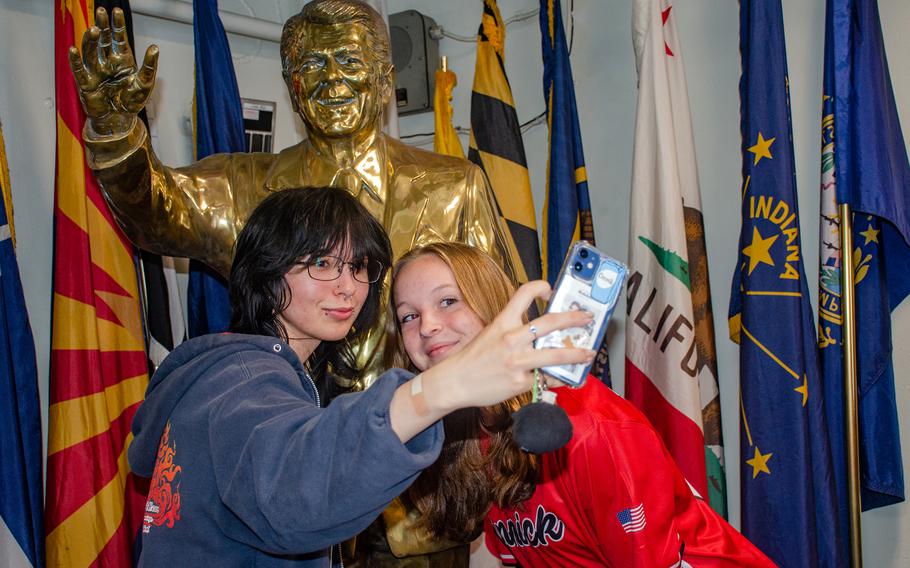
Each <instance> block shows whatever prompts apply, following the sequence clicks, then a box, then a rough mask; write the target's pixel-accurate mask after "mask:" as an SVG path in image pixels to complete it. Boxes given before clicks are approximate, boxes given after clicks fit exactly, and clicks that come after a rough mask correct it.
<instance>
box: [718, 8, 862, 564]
mask: <svg viewBox="0 0 910 568" xmlns="http://www.w3.org/2000/svg"><path fill="white" fill-rule="evenodd" d="M739 37H740V53H741V55H742V70H743V74H742V79H741V80H740V87H739V88H740V98H741V102H740V107H741V110H740V114H741V120H740V128H741V131H742V171H743V186H742V208H741V218H742V229H741V231H740V235H739V245H738V249H739V256H738V258H737V262H736V268H735V270H734V272H733V282H732V290H731V294H730V312H729V323H730V336H731V338H733V339H734V341H737V342H738V343H739V369H740V403H741V405H740V411H741V418H742V421H741V428H740V437H739V440H740V460H741V461H740V464H739V467H740V472H741V479H742V532H743V534H744V535H745V536H746V537H748V538H749V540H751V541H752V542H754V543H755V545H756V546H758V548H759V549H761V551H762V552H764V553H765V554H767V555H768V556H769V557H770V558H771V559H772V560H774V561H775V562H777V563H778V564H782V565H784V566H844V565H846V564H847V562H848V558H847V554H846V548H845V544H846V543H844V542H842V541H841V539H840V533H839V531H838V517H837V503H836V492H835V486H834V477H833V475H832V467H833V462H832V459H831V449H830V447H829V442H828V429H827V425H826V422H825V400H824V394H823V391H822V381H821V378H820V376H819V367H818V349H817V345H816V339H815V320H814V318H813V316H812V305H811V303H810V301H811V300H810V298H809V286H808V282H807V281H806V272H805V266H804V264H803V258H804V257H803V253H802V245H801V238H800V233H799V204H798V202H797V195H798V194H797V191H796V179H795V177H796V165H795V162H794V156H793V142H792V141H793V136H792V130H791V127H790V124H791V122H790V100H789V99H790V96H789V78H788V74H787V51H786V46H785V42H784V22H783V13H782V10H781V3H780V0H741V3H740V35H739Z"/></svg>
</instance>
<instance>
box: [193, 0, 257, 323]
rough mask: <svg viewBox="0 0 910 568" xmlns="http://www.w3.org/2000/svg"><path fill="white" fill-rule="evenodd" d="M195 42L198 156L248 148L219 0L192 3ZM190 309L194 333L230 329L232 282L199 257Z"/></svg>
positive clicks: (240, 150) (243, 150)
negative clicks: (229, 290) (229, 287)
mask: <svg viewBox="0 0 910 568" xmlns="http://www.w3.org/2000/svg"><path fill="white" fill-rule="evenodd" d="M193 44H194V45H195V47H196V65H195V73H196V92H195V94H194V97H193V106H194V114H193V133H194V136H195V150H196V159H197V160H201V159H202V158H205V157H206V156H209V155H211V154H221V153H230V152H245V151H246V138H245V136H244V131H243V106H242V104H241V102H240V91H239V90H238V88H237V77H236V76H235V75H234V61H233V59H231V47H230V45H228V39H227V34H226V33H225V31H224V26H223V25H222V24H221V17H220V16H219V15H218V2H217V0H195V1H194V2H193ZM187 311H188V312H189V313H188V314H187V318H188V320H189V333H190V337H197V336H199V335H204V334H206V333H215V332H220V331H225V330H227V328H228V325H229V324H230V322H231V308H230V304H229V302H228V293H227V283H226V282H225V281H224V279H223V278H222V277H221V275H219V274H218V273H216V272H215V271H214V270H212V269H211V268H209V267H208V266H205V265H204V264H202V263H201V262H198V261H195V260H194V261H190V280H189V284H188V289H187Z"/></svg>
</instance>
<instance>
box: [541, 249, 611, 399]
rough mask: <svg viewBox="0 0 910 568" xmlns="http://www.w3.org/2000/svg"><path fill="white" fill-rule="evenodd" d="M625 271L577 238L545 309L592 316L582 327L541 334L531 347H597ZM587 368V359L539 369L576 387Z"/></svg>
mask: <svg viewBox="0 0 910 568" xmlns="http://www.w3.org/2000/svg"><path fill="white" fill-rule="evenodd" d="M627 273H628V269H627V268H626V266H625V265H624V264H623V263H621V262H619V261H618V260H615V259H613V258H610V257H609V256H607V255H606V254H605V253H604V252H602V251H600V250H598V249H596V248H594V246H592V245H591V244H590V243H588V242H587V241H578V242H576V243H575V244H574V245H573V246H572V248H571V249H569V252H568V254H567V255H566V260H565V262H564V263H563V265H562V270H560V272H559V279H558V280H557V281H556V287H555V288H554V291H553V295H552V296H551V297H550V302H549V304H548V305H547V313H549V312H565V311H569V310H584V311H586V312H590V313H591V314H593V315H594V320H593V321H592V322H591V323H589V324H588V325H587V326H585V327H572V328H569V329H563V330H559V331H554V332H552V333H550V334H547V335H545V336H543V337H540V338H538V339H537V340H536V341H535V342H534V347H535V348H537V349H546V348H553V347H582V348H586V349H597V348H598V347H599V346H600V344H601V342H602V341H603V339H604V335H605V334H606V331H607V324H608V323H609V321H610V316H611V315H613V309H614V308H615V307H616V303H617V301H618V300H619V294H620V292H621V291H622V286H623V282H624V281H625V279H626V275H627ZM590 369H591V364H590V363H589V364H587V365H560V366H553V367H544V368H543V369H542V370H543V371H544V372H546V373H547V374H550V375H552V376H554V377H556V378H557V379H559V380H561V381H563V382H564V383H566V384H569V385H572V386H574V387H579V386H581V385H583V384H584V382H585V379H586V378H587V376H588V372H589V371H590Z"/></svg>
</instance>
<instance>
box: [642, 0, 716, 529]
mask: <svg viewBox="0 0 910 568" xmlns="http://www.w3.org/2000/svg"><path fill="white" fill-rule="evenodd" d="M674 20H675V19H674V17H673V6H672V5H671V3H670V2H668V1H666V0H664V1H663V2H662V1H660V0H637V1H636V3H635V5H634V8H633V12H632V40H633V43H634V47H635V58H636V59H635V61H636V65H637V67H638V110H637V114H636V121H635V154H634V157H633V161H632V195H631V219H630V223H629V271H630V277H629V281H628V298H627V299H628V303H627V307H626V310H627V314H628V317H627V318H626V398H628V399H629V400H631V401H632V402H633V403H635V405H636V406H638V407H639V408H641V409H642V411H643V412H644V413H645V415H646V416H647V417H648V419H649V420H651V422H652V424H654V427H655V428H656V429H657V431H658V432H659V433H660V435H661V437H662V438H663V440H664V443H665V444H666V446H667V448H668V449H669V450H670V453H671V454H672V455H673V458H674V459H675V460H676V462H677V463H678V464H679V466H680V469H681V470H682V471H683V473H684V474H685V476H686V479H688V480H689V483H691V484H692V485H693V487H695V489H696V490H697V491H698V492H699V493H700V494H701V495H702V496H704V497H705V498H706V499H707V500H709V502H710V503H711V506H712V507H713V508H714V509H715V510H716V511H717V512H718V513H720V514H721V515H725V514H726V482H725V477H724V461H723V460H724V457H723V438H722V436H721V426H720V398H719V392H718V389H717V356H716V350H715V343H714V325H713V316H712V311H711V291H710V287H709V284H708V258H707V253H706V249H705V232H704V224H703V222H702V214H701V197H700V192H699V186H698V171H697V169H696V163H695V142H694V138H693V135H692V122H691V117H690V114H689V97H688V88H687V87H686V78H685V70H684V67H683V60H682V50H681V47H680V43H679V37H678V36H677V34H676V24H675V21H674Z"/></svg>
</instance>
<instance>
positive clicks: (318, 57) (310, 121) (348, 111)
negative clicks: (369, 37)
mask: <svg viewBox="0 0 910 568" xmlns="http://www.w3.org/2000/svg"><path fill="white" fill-rule="evenodd" d="M304 33H305V37H304V44H303V50H302V53H301V55H300V57H299V59H298V61H297V62H296V65H295V67H293V68H292V70H291V75H290V85H289V86H290V88H291V90H292V92H293V96H294V98H295V101H296V103H297V108H298V109H299V111H300V114H301V116H302V117H303V120H304V121H305V122H306V123H307V126H308V127H309V128H310V129H311V131H313V133H316V134H321V135H323V136H329V137H344V136H351V135H353V134H356V133H358V132H361V131H362V130H364V129H371V128H378V124H379V117H380V113H381V110H382V105H383V103H384V101H383V100H382V99H383V93H382V92H381V91H382V85H383V81H382V78H381V77H380V70H379V65H377V64H376V62H375V61H374V57H373V55H372V54H371V53H369V51H368V50H367V41H366V31H365V30H364V28H363V26H361V25H359V24H354V25H350V24H345V25H315V24H307V25H306V28H305V30H304Z"/></svg>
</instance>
